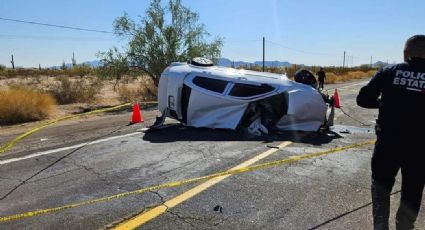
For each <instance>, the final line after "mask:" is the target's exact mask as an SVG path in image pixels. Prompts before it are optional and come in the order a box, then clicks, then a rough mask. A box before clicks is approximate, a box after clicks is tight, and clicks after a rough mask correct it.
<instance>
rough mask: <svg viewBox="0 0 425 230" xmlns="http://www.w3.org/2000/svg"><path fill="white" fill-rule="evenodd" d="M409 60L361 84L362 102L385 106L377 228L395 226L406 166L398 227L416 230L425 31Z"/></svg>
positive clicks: (424, 175) (376, 165)
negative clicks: (398, 180) (391, 221)
mask: <svg viewBox="0 0 425 230" xmlns="http://www.w3.org/2000/svg"><path fill="white" fill-rule="evenodd" d="M404 61H405V62H404V63H401V64H396V65H389V66H386V67H384V68H382V69H380V70H379V71H378V72H377V73H376V74H375V76H374V77H373V78H372V79H371V80H370V82H369V83H368V84H367V85H366V86H364V87H363V88H361V89H360V92H359V95H358V96H357V104H358V105H359V106H361V107H364V108H379V115H378V120H377V124H376V135H377V141H376V144H375V149H374V152H373V156H372V203H373V224H374V229H375V230H377V229H389V227H388V218H389V214H390V195H391V189H392V187H393V185H394V182H395V177H396V175H397V173H398V171H399V170H401V175H402V184H401V199H400V206H399V208H398V211H397V214H396V228H397V230H401V229H413V228H414V222H415V220H416V217H417V215H418V212H419V208H420V205H421V200H422V192H423V189H424V183H425V165H424V164H425V160H424V159H425V148H424V141H425V139H424V138H423V133H424V131H425V108H424V107H425V35H415V36H413V37H411V38H409V39H408V40H407V41H406V44H405V47H404Z"/></svg>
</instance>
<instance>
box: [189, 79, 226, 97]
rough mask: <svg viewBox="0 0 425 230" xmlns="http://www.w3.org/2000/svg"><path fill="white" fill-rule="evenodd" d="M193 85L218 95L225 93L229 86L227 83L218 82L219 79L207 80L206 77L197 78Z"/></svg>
mask: <svg viewBox="0 0 425 230" xmlns="http://www.w3.org/2000/svg"><path fill="white" fill-rule="evenodd" d="M192 82H193V84H195V85H197V86H199V87H201V88H204V89H207V90H210V91H214V92H217V93H223V92H224V89H225V88H226V86H227V81H223V80H218V79H212V78H206V77H195V78H193V80H192Z"/></svg>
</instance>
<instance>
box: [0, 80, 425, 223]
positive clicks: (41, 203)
mask: <svg viewBox="0 0 425 230" xmlns="http://www.w3.org/2000/svg"><path fill="white" fill-rule="evenodd" d="M363 84H365V82H364V81H357V82H351V83H346V84H339V85H332V86H330V87H332V88H334V87H338V89H339V93H340V97H341V101H342V106H343V110H344V112H345V113H347V114H348V115H350V116H351V117H349V116H347V115H345V114H344V113H342V112H341V111H339V110H338V111H337V113H336V120H335V127H334V129H333V130H332V132H330V133H327V134H305V133H284V134H281V135H273V136H268V137H262V138H252V137H251V138H250V137H246V136H244V135H243V134H241V133H238V132H233V131H226V130H209V129H194V128H187V127H182V126H179V125H178V124H177V123H175V122H174V121H172V120H170V121H168V124H169V126H168V127H167V128H164V129H162V130H159V131H156V132H152V133H143V132H139V131H138V130H139V129H140V128H142V127H143V126H148V125H149V124H152V123H153V120H154V117H155V115H156V111H155V110H154V109H152V108H148V109H146V110H143V116H144V117H145V120H146V123H144V124H136V125H132V126H127V124H128V120H129V117H130V112H128V111H124V112H120V113H115V114H111V113H109V114H106V115H103V116H96V117H88V118H84V119H78V120H71V121H66V122H63V123H59V124H56V125H54V126H52V127H50V128H47V129H45V130H42V131H40V132H38V133H36V134H34V135H32V136H30V137H29V138H27V139H25V140H23V141H22V142H20V143H18V144H17V145H16V146H15V147H14V148H13V149H12V150H10V151H8V152H6V153H5V154H3V155H1V156H0V183H1V187H0V229H127V227H130V228H136V229H371V227H372V223H371V221H372V220H371V203H370V202H371V199H370V157H371V152H372V149H373V145H372V144H370V143H365V142H370V140H374V139H375V136H374V131H373V125H374V120H375V119H376V115H377V111H376V110H365V109H361V108H359V107H357V106H356V105H355V96H356V94H357V92H358V89H359V88H360V87H361V86H362V85H363ZM329 92H330V93H332V92H333V90H332V89H330V90H329ZM28 128H30V127H28V126H24V127H17V128H16V127H15V128H2V130H0V132H1V133H0V143H2V144H3V143H6V142H7V141H9V140H11V139H12V138H13V137H15V136H17V135H18V134H20V133H21V132H22V131H23V130H25V129H28ZM356 144H360V145H358V146H353V145H356ZM345 147H347V148H345ZM341 148H345V149H341ZM316 153H319V154H321V155H312V154H316ZM264 163H270V164H264ZM258 165H261V166H260V167H257V166H258ZM230 169H233V170H234V171H231V172H230V173H222V172H226V171H227V170H230ZM235 169H236V171H235ZM216 173H222V174H219V175H214V174H216ZM212 174H213V175H214V176H211V177H208V178H202V177H204V176H207V175H212ZM188 179H193V180H188ZM157 185H160V187H154V186H157ZM399 189H400V183H399V180H397V183H396V186H395V188H394V190H393V192H394V195H393V196H392V199H393V205H392V214H391V215H392V218H393V219H392V220H391V222H392V224H393V222H394V221H393V220H394V213H395V211H396V210H395V209H396V207H397V206H398V199H399V195H400V194H399ZM424 220H425V214H424V212H423V209H422V211H421V213H420V216H419V219H418V221H417V223H418V226H417V227H418V229H425V224H424V222H425V221H424ZM393 227H394V225H393Z"/></svg>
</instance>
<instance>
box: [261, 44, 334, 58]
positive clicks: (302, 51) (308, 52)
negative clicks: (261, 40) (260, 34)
mask: <svg viewBox="0 0 425 230" xmlns="http://www.w3.org/2000/svg"><path fill="white" fill-rule="evenodd" d="M266 42H268V43H270V44H273V45H276V46H280V47H282V48H285V49H288V50H292V51H296V52H300V53H306V54H314V55H325V56H336V55H337V54H331V53H317V52H310V51H306V50H300V49H294V48H291V47H288V46H285V45H282V44H279V43H277V42H272V41H266Z"/></svg>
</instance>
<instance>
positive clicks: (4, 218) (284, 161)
mask: <svg viewBox="0 0 425 230" xmlns="http://www.w3.org/2000/svg"><path fill="white" fill-rule="evenodd" d="M373 143H375V141H374V140H369V141H365V142H359V143H354V144H351V145H347V146H341V147H336V148H333V149H328V150H324V151H321V152H315V153H308V154H304V155H300V156H291V157H289V158H284V159H281V160H276V161H270V162H265V163H261V164H255V165H249V164H253V163H255V161H258V160H261V159H263V158H265V157H267V156H268V155H270V154H272V153H274V152H275V151H278V149H270V150H268V151H266V152H264V153H262V154H260V155H258V156H257V157H256V158H253V159H251V160H248V161H246V162H244V163H243V164H241V165H239V166H237V167H234V168H233V169H229V170H226V171H222V172H217V173H213V174H209V175H206V176H201V177H197V178H189V179H182V180H178V181H172V182H168V183H165V184H160V185H154V186H150V187H145V188H140V189H137V190H133V191H128V192H123V193H118V194H115V195H110V196H106V197H101V198H96V199H91V200H85V201H80V202H77V203H71V204H66V205H63V206H58V207H52V208H45V209H38V210H33V211H29V212H24V213H18V214H14V215H9V216H0V223H3V222H8V221H14V220H15V221H16V220H20V219H24V218H29V217H35V216H40V215H45V214H48V213H54V212H60V211H64V210H66V209H71V208H78V207H82V206H87V205H94V204H97V203H100V202H109V201H113V200H116V199H122V198H125V197H127V196H131V195H136V194H143V193H146V192H149V191H157V190H160V189H165V188H172V187H178V186H182V185H185V184H190V183H195V182H200V181H207V180H211V181H212V180H213V179H214V178H222V177H223V179H224V178H226V177H227V176H230V175H233V174H240V173H246V172H252V171H256V170H261V169H266V168H271V167H275V166H279V165H283V164H290V163H295V162H298V161H301V160H306V159H313V158H316V157H319V156H326V155H329V154H332V153H336V152H341V151H345V150H349V149H353V148H359V147H363V146H366V145H370V144H373ZM289 144H290V142H289V143H285V142H283V143H281V145H279V148H281V147H285V146H287V145H289ZM246 165H248V166H246ZM216 183H218V182H216ZM177 201H178V200H177ZM167 204H168V203H167ZM169 205H171V206H173V207H174V206H176V205H177V204H173V203H172V202H170V204H169ZM163 208H167V207H166V206H164V207H163Z"/></svg>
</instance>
